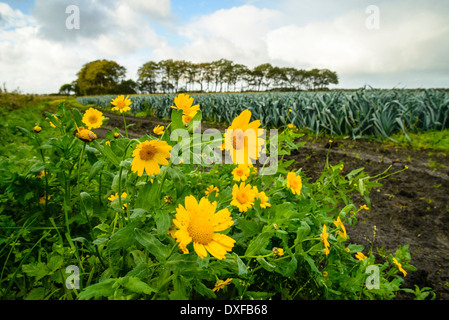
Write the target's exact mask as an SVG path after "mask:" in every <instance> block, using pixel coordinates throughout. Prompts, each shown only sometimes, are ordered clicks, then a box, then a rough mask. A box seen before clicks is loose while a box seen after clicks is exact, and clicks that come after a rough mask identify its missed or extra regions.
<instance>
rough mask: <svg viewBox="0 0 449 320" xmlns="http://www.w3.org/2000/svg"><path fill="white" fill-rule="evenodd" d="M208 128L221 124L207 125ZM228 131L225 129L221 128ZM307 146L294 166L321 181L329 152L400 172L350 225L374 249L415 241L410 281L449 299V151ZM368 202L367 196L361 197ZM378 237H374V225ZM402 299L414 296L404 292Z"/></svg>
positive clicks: (141, 129)
mask: <svg viewBox="0 0 449 320" xmlns="http://www.w3.org/2000/svg"><path fill="white" fill-rule="evenodd" d="M105 115H106V116H107V117H109V119H110V120H109V122H108V123H107V124H106V125H105V126H104V127H103V128H102V129H98V130H96V132H97V134H98V135H99V137H104V135H105V132H106V131H107V130H112V129H113V128H115V127H117V128H123V119H122V116H120V115H117V114H113V113H105ZM126 121H127V123H128V124H129V123H135V124H136V125H135V126H133V127H131V128H130V129H129V135H130V137H141V136H142V135H144V134H146V133H152V131H153V128H154V127H155V126H156V125H167V124H168V121H164V120H161V119H158V118H136V117H127V120H126ZM202 127H203V128H204V129H205V128H211V127H213V128H220V127H219V126H215V125H208V124H204V123H203V124H202ZM221 129H222V130H223V128H221ZM304 140H305V141H306V145H305V146H304V147H302V148H301V149H300V150H298V151H297V152H295V154H293V155H292V156H291V158H293V159H295V162H294V164H293V165H292V168H294V169H299V168H302V169H303V171H304V172H305V174H307V176H309V177H310V178H311V181H315V180H316V179H317V178H318V177H319V176H320V175H321V172H322V169H323V167H324V164H325V162H326V155H327V154H328V153H329V162H330V164H331V165H334V164H337V163H339V161H343V162H344V169H343V171H344V172H346V173H348V172H349V171H351V170H353V169H357V168H361V167H364V168H365V170H366V172H367V173H368V174H369V175H371V176H375V175H377V174H379V173H382V172H384V171H385V170H386V169H387V168H388V167H389V166H391V171H392V172H395V171H399V170H401V169H403V168H404V166H405V165H407V166H408V168H409V169H408V170H405V171H403V172H401V173H399V174H396V175H393V176H391V177H389V178H387V179H385V180H382V181H380V182H381V183H382V184H383V186H382V187H380V188H376V189H374V190H372V192H371V194H370V198H371V202H372V208H371V210H370V211H362V212H361V213H360V214H359V215H358V216H357V219H358V224H357V225H356V226H355V227H353V228H351V227H349V228H348V235H349V239H350V241H352V242H354V243H357V244H363V245H365V247H366V248H369V247H370V246H371V245H373V248H374V252H375V253H377V252H378V250H387V251H389V252H393V253H394V251H395V250H396V249H398V247H399V246H400V245H405V244H410V252H411V256H412V262H411V264H412V265H414V266H415V267H417V269H418V270H417V271H415V272H409V273H408V274H407V277H406V278H405V286H406V287H409V288H412V289H414V285H415V284H416V285H418V286H419V287H420V288H423V287H425V286H428V287H431V288H433V289H434V290H435V292H436V294H437V299H444V300H449V202H448V196H449V174H448V173H449V156H448V155H445V154H442V153H438V152H434V151H429V150H422V151H416V150H410V149H407V148H399V147H395V146H393V145H387V144H381V143H376V142H370V141H364V140H357V141H353V140H336V139H333V140H334V142H333V143H332V145H331V148H329V145H328V139H324V138H321V139H311V138H305V139H304ZM355 201H356V202H357V201H359V203H360V204H364V203H363V202H362V199H355ZM374 227H376V236H375V238H374V242H373V230H374ZM399 298H400V299H401V298H402V299H412V298H413V296H411V295H409V294H405V293H402V294H401V296H400V297H399Z"/></svg>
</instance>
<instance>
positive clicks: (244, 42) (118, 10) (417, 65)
mask: <svg viewBox="0 0 449 320" xmlns="http://www.w3.org/2000/svg"><path fill="white" fill-rule="evenodd" d="M71 5H72V6H73V5H74V6H76V7H77V8H78V9H79V17H80V20H79V29H73V28H72V29H69V28H67V22H69V25H71V24H73V22H74V20H72V19H71V18H72V17H73V16H71V14H72V13H73V11H70V10H68V11H67V8H68V7H69V6H71ZM66 12H68V13H66ZM448 16H449V1H447V0H426V1H424V0H338V1H337V0H276V1H273V0H220V1H219V0H208V1H201V0H127V1H122V0H11V1H9V0H6V1H0V86H2V87H3V85H6V88H7V89H8V90H14V89H19V90H20V91H22V92H25V93H52V92H57V91H58V90H59V88H60V87H61V85H62V84H64V83H70V82H71V81H73V80H75V79H76V73H77V72H78V71H79V70H80V69H81V67H82V66H83V65H84V64H85V63H87V62H89V61H93V60H96V59H110V60H114V61H116V62H118V63H119V64H120V65H122V66H124V67H126V69H127V77H128V78H131V79H134V80H136V78H137V69H138V68H139V67H140V66H141V65H143V64H144V63H145V62H148V61H150V60H153V61H160V60H164V59H182V60H188V61H193V62H209V61H214V60H218V59H220V58H226V59H229V60H232V61H234V62H236V63H242V64H245V65H247V66H248V67H250V68H252V67H254V66H256V65H258V64H262V63H266V62H269V63H271V64H273V65H277V66H280V67H288V66H291V67H295V68H298V69H300V68H301V69H312V68H328V69H331V70H333V71H336V72H337V73H338V75H339V78H340V84H339V85H338V86H336V87H337V88H359V87H362V86H364V85H370V86H372V87H375V88H394V87H396V88H432V87H433V88H434V87H438V88H442V87H445V88H448V87H449V22H448Z"/></svg>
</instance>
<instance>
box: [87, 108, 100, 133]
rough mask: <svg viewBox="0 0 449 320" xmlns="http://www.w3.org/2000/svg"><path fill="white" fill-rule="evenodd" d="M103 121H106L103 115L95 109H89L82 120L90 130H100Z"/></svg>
mask: <svg viewBox="0 0 449 320" xmlns="http://www.w3.org/2000/svg"><path fill="white" fill-rule="evenodd" d="M103 120H104V116H103V113H102V112H101V111H98V110H96V109H94V108H89V110H87V111H86V112H85V113H84V116H83V119H82V121H83V123H84V124H85V125H86V126H87V128H88V129H89V130H90V129H92V128H93V129H95V128H100V127H101V125H102V124H103Z"/></svg>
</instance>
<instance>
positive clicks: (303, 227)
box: [295, 221, 310, 245]
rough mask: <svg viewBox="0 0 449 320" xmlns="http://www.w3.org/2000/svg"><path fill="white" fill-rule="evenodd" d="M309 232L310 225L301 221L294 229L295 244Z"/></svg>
mask: <svg viewBox="0 0 449 320" xmlns="http://www.w3.org/2000/svg"><path fill="white" fill-rule="evenodd" d="M309 233H310V226H309V224H308V223H307V222H305V221H301V225H300V227H299V228H298V230H297V231H296V239H295V245H296V244H298V243H300V242H301V241H303V240H304V239H305V238H306V237H307V236H308V235H309Z"/></svg>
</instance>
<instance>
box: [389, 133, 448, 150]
mask: <svg viewBox="0 0 449 320" xmlns="http://www.w3.org/2000/svg"><path fill="white" fill-rule="evenodd" d="M408 136H409V137H410V141H409V140H407V138H406V137H405V135H404V134H395V135H393V136H392V138H393V139H394V140H396V141H397V142H398V143H397V144H398V145H400V146H402V147H410V148H413V149H415V150H425V149H431V150H435V151H440V152H443V153H444V154H446V155H449V129H445V130H442V131H435V130H430V131H425V132H419V133H408Z"/></svg>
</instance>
